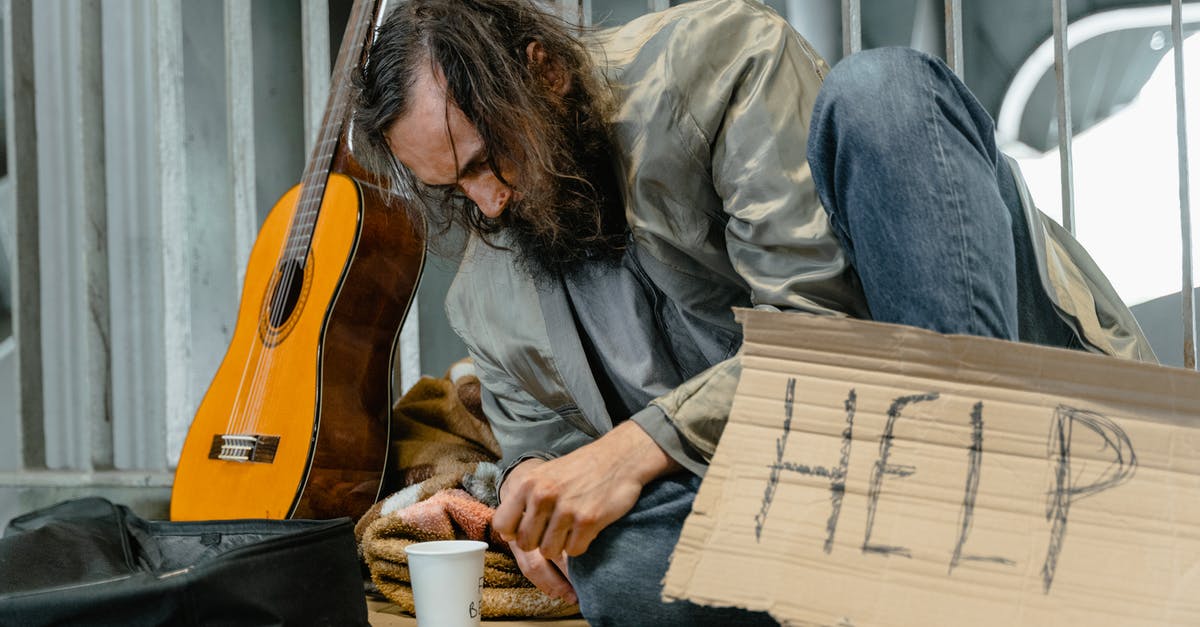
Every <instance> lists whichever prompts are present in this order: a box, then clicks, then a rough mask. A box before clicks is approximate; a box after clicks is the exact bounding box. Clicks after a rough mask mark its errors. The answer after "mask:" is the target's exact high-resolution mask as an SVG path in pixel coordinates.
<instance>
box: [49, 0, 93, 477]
mask: <svg viewBox="0 0 1200 627" xmlns="http://www.w3.org/2000/svg"><path fill="white" fill-rule="evenodd" d="M99 17H100V7H99V4H98V2H96V1H95V0H86V1H81V2H61V3H60V2H39V3H37V4H35V5H34V11H33V22H34V28H35V30H36V31H37V32H38V33H39V34H40V36H39V37H37V38H35V39H34V42H33V43H34V46H35V48H34V61H35V66H36V77H35V81H34V87H35V91H36V99H37V103H38V116H37V124H36V127H37V133H38V143H39V148H40V151H39V153H38V162H39V164H38V174H39V185H38V191H39V211H40V213H41V216H42V218H43V219H42V221H41V224H40V237H41V245H42V250H41V266H42V290H41V291H42V295H41V297H42V325H43V329H44V331H45V333H44V334H43V336H42V359H43V374H42V376H43V381H44V385H45V389H46V390H47V391H51V390H52V391H53V393H48V394H46V396H45V409H46V411H45V438H46V465H47V467H49V468H52V469H61V470H83V471H87V470H91V469H92V468H93V467H100V468H103V467H106V466H109V465H110V464H111V459H112V432H111V416H110V414H109V407H110V402H109V396H108V395H109V385H108V380H109V377H108V369H109V358H110V356H109V352H108V350H109V328H108V327H109V325H108V320H109V317H108V266H107V241H106V238H105V235H104V234H105V233H106V232H107V230H108V225H107V215H106V207H105V186H104V152H103V141H104V137H103V128H104V125H103V123H102V120H101V112H102V109H101V108H100V107H97V106H95V103H97V102H100V101H101V100H102V99H103V91H102V89H101V81H100V32H99V29H100V19H99Z"/></svg>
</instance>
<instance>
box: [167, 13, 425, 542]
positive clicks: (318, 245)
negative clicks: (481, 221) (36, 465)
mask: <svg viewBox="0 0 1200 627" xmlns="http://www.w3.org/2000/svg"><path fill="white" fill-rule="evenodd" d="M374 4H375V3H374V2H373V1H371V0H356V1H355V3H354V8H353V10H352V12H351V15H350V20H349V22H348V24H347V26H346V34H345V36H344V37H343V40H342V45H341V47H340V48H339V51H338V57H337V62H336V63H335V67H334V74H333V81H332V86H331V89H330V95H329V101H328V104H327V107H326V110H325V115H324V118H323V121H322V124H321V129H320V134H319V137H318V141H317V142H316V144H315V145H314V146H313V149H312V152H311V154H310V156H309V159H308V162H307V163H306V165H305V170H304V176H303V179H302V180H301V183H300V184H299V185H297V186H296V187H294V188H293V189H292V190H291V191H289V192H288V193H287V194H285V195H284V196H283V198H282V199H281V200H280V201H279V202H278V203H277V204H276V205H275V206H274V208H273V209H272V210H271V212H270V214H269V215H268V217H267V219H266V221H265V222H264V224H263V226H262V228H261V230H260V232H259V235H258V238H257V240H256V241H255V243H254V247H253V250H252V252H251V255H250V259H249V265H248V267H247V269H246V277H245V284H244V286H243V290H242V297H241V298H242V299H241V306H240V309H239V313H238V319H237V324H236V327H235V328H234V333H233V338H232V340H231V342H230V346H229V349H228V351H227V352H226V354H225V357H224V359H223V360H222V362H221V365H220V367H219V368H218V370H217V373H216V375H215V376H214V378H213V381H212V383H211V385H210V386H209V388H208V391H207V393H206V394H205V395H204V398H203V400H202V401H201V403H200V406H199V408H198V409H197V411H196V415H195V418H194V419H193V421H192V425H191V429H190V430H189V431H188V435H187V439H186V440H185V442H184V446H183V452H182V455H181V456H180V459H179V466H178V469H177V471H176V473H175V484H174V488H173V490H172V493H171V518H172V519H173V520H211V519H230V518H275V519H279V518H288V517H292V518H333V517H338V516H350V517H355V518H356V517H358V516H360V515H361V514H362V513H363V512H365V511H366V510H367V508H369V507H370V506H371V504H372V503H374V502H375V500H376V499H377V498H378V496H379V490H380V485H381V480H382V477H383V471H384V467H385V465H386V461H387V452H388V446H389V426H390V422H391V398H392V384H391V381H392V372H391V368H392V362H393V353H394V350H395V347H396V343H397V338H398V336H399V332H400V327H401V325H402V323H403V321H404V317H405V314H406V313H407V311H408V308H409V306H410V305H411V303H412V298H413V295H414V294H415V291H416V288H417V283H418V280H419V278H420V275H421V270H422V266H423V264H424V261H425V242H424V239H423V228H422V225H421V224H420V222H419V219H418V218H416V215H415V214H414V212H411V211H409V210H408V209H407V208H406V207H405V206H404V204H403V203H401V202H399V199H398V198H397V197H396V196H394V195H392V194H389V193H388V192H387V191H386V190H385V189H384V188H383V187H381V186H379V185H375V184H373V183H372V182H371V180H370V177H369V176H368V175H366V173H365V172H364V171H363V170H362V168H361V167H359V166H358V165H357V164H356V163H355V162H354V161H353V159H352V158H351V157H350V155H349V151H348V150H347V148H346V143H347V141H346V138H347V133H346V132H345V129H346V124H345V119H346V117H347V112H348V111H349V100H350V88H351V87H350V81H349V76H350V72H351V71H353V70H354V68H356V67H357V66H358V64H359V63H360V62H361V59H362V55H363V50H364V46H365V42H366V40H367V37H368V33H370V32H371V27H372V25H373V22H374V19H373V18H374V14H375V8H374Z"/></svg>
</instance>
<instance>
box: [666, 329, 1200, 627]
mask: <svg viewBox="0 0 1200 627" xmlns="http://www.w3.org/2000/svg"><path fill="white" fill-rule="evenodd" d="M739 316H740V319H741V320H742V322H743V324H744V325H745V332H746V344H745V348H744V358H743V372H742V378H741V382H740V384H739V387H738V392H737V396H736V399H735V401H734V405H733V413H732V416H731V418H730V421H729V425H728V426H727V428H726V430H725V433H724V436H723V437H722V440H721V444H720V446H719V448H718V449H717V452H716V455H715V457H714V459H713V462H712V465H711V466H710V468H709V471H708V474H707V476H706V477H705V480H704V483H703V485H702V487H701V488H700V493H699V495H698V496H697V498H696V503H695V505H694V509H693V512H692V515H691V516H690V517H689V518H688V520H687V523H686V524H685V526H684V529H683V534H682V537H681V539H680V541H679V544H678V546H677V548H676V550H675V554H674V556H673V557H672V562H671V567H670V570H669V571H668V573H667V577H666V580H665V588H664V596H665V597H667V598H687V599H691V600H693V601H695V602H698V603H703V604H708V605H737V606H742V607H747V608H751V609H756V610H767V611H769V612H771V614H772V615H773V616H774V617H775V618H777V619H779V620H780V621H781V622H783V623H785V624H793V625H807V624H818V625H855V626H858V627H865V626H874V625H880V626H882V625H939V624H941V625H948V624H958V625H1004V626H1009V625H1121V626H1130V625H1155V626H1162V625H1200V374H1198V373H1195V372H1190V371H1186V370H1179V369H1172V368H1164V367H1159V366H1152V365H1147V364H1140V363H1132V362H1127V361H1122V360H1118V359H1115V358H1110V357H1105V356H1099V355H1091V354H1086V353H1083V352H1079V351H1067V350H1060V349H1051V348H1044V347H1037V346H1032V345H1026V344H1016V343H1011V342H1002V341H997V340H989V339H982V338H974V337H965V336H946V335H940V334H936V333H931V332H927V331H921V330H917V329H912V328H909V327H901V326H895V325H885V324H879V323H871V322H862V321H855V320H845V319H832V318H823V317H815V316H807V315H800V314H779V313H768V312H760V311H741V312H739Z"/></svg>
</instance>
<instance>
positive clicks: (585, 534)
mask: <svg viewBox="0 0 1200 627" xmlns="http://www.w3.org/2000/svg"><path fill="white" fill-rule="evenodd" d="M600 529H601V527H600V526H597V525H587V526H583V525H575V526H574V527H573V528H572V529H571V533H569V534H567V541H566V542H565V543H564V544H563V552H564V553H566V554H567V555H570V556H571V557H578V556H580V555H583V553H584V552H585V551H587V548H588V546H590V545H591V544H592V540H595V539H596V536H597V535H599V533H600Z"/></svg>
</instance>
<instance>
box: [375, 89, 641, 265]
mask: <svg viewBox="0 0 1200 627" xmlns="http://www.w3.org/2000/svg"><path fill="white" fill-rule="evenodd" d="M412 90H413V92H412V93H411V94H410V95H409V96H410V97H409V107H408V111H407V112H406V113H405V114H404V115H403V116H402V117H399V118H397V119H396V121H395V122H393V123H392V125H391V127H389V128H388V129H387V132H386V133H385V136H386V137H387V141H388V146H389V148H390V149H391V151H392V154H393V155H394V156H395V157H396V159H397V160H398V161H399V162H400V164H401V165H403V166H404V167H405V168H406V169H407V170H408V171H409V172H411V173H412V174H413V176H415V177H416V178H417V179H418V180H419V181H420V182H421V184H422V185H424V186H425V187H427V188H430V189H432V190H435V191H437V190H440V191H442V192H445V193H446V195H447V196H448V195H450V194H461V195H462V196H465V197H466V198H468V199H470V200H471V201H472V203H474V205H475V206H477V207H478V209H476V208H475V207H472V206H470V203H455V206H453V207H452V208H451V210H465V211H479V212H480V214H482V215H483V216H484V217H485V218H486V220H485V222H486V223H488V224H490V225H492V226H494V227H496V228H497V229H500V230H503V231H504V233H505V234H507V235H508V236H509V241H510V242H511V245H512V248H513V250H514V251H515V252H516V254H517V261H518V263H520V264H521V265H522V266H523V267H524V268H525V269H526V270H527V271H528V272H529V273H530V274H532V275H533V276H534V277H536V278H545V277H549V276H552V275H554V274H555V273H557V272H559V271H570V270H571V269H572V268H573V267H575V266H576V265H577V264H578V263H580V262H582V261H585V260H597V259H614V258H616V257H617V256H618V255H619V253H620V251H621V250H623V247H624V230H625V222H624V212H623V211H622V210H621V209H620V208H619V206H618V205H616V204H615V202H614V199H616V198H617V193H616V182H615V179H614V178H613V171H612V166H611V155H610V154H609V150H610V149H611V146H610V145H609V144H608V142H607V138H606V137H605V133H604V131H603V128H602V127H601V126H599V125H593V126H592V127H588V128H585V127H582V126H572V125H571V124H572V122H571V121H573V120H578V119H580V118H581V116H579V115H577V112H576V111H574V110H570V109H569V107H567V106H562V107H557V108H555V107H549V106H548V107H547V110H553V111H557V113H556V114H554V115H556V116H557V118H556V120H555V123H554V124H549V125H547V126H546V129H545V133H543V136H542V137H541V139H543V140H545V142H546V143H545V147H544V150H543V151H542V152H541V153H538V154H543V155H545V156H544V157H543V159H544V162H545V163H547V164H550V165H549V166H543V169H541V170H536V171H530V172H523V169H524V168H528V167H532V166H531V164H528V163H520V164H518V163H512V162H507V163H506V162H504V161H503V160H500V162H499V163H498V167H499V170H500V172H499V175H497V173H496V172H494V171H493V170H492V168H491V166H490V165H489V163H488V160H487V156H488V150H487V146H486V145H485V144H484V141H483V138H482V137H481V135H480V133H479V131H478V130H477V129H476V127H475V126H474V125H473V124H472V123H471V122H470V121H469V120H468V119H467V117H466V115H465V114H463V112H462V110H461V109H459V108H458V107H457V106H456V105H455V104H454V103H453V102H452V101H451V99H450V98H449V97H448V96H447V92H446V84H445V79H444V78H443V77H442V75H441V72H440V71H435V70H432V69H430V68H429V67H428V66H425V67H423V68H422V69H420V70H419V71H418V75H417V77H416V80H415V82H414V84H413V87H412ZM558 96H561V94H558ZM539 97H546V98H555V97H556V96H555V95H553V94H550V95H548V94H540V95H539ZM546 102H550V101H549V100H547V101H546ZM529 115H539V113H538V112H536V111H531V112H529ZM541 115H545V114H541ZM546 134H554V135H553V136H552V137H546V136H545V135H546ZM536 140H537V138H535V139H533V140H531V141H536ZM550 146H553V147H555V148H550ZM546 168H550V169H549V170H547V169H546ZM513 186H515V187H516V189H514V188H513ZM464 205H465V206H464Z"/></svg>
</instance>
